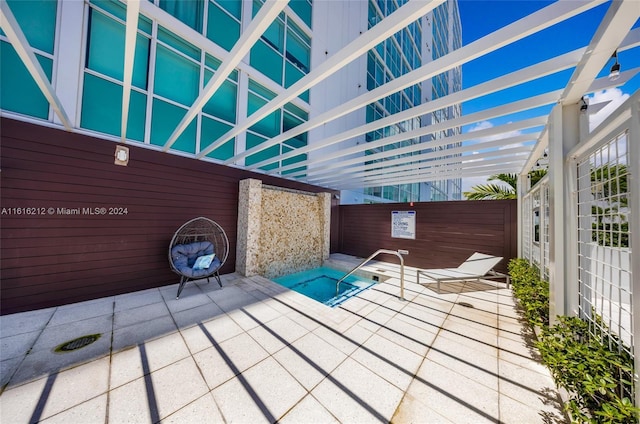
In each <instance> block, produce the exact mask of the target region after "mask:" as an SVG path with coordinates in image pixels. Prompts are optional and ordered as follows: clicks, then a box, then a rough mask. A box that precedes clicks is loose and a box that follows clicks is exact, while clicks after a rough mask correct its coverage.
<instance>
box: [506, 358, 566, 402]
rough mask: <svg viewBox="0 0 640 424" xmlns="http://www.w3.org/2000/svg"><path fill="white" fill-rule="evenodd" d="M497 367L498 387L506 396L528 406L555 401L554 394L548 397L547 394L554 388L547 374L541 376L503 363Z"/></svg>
mask: <svg viewBox="0 0 640 424" xmlns="http://www.w3.org/2000/svg"><path fill="white" fill-rule="evenodd" d="M499 367H500V368H499V369H500V387H501V389H502V392H503V393H505V394H506V395H507V396H509V397H511V398H513V399H518V400H520V401H523V403H526V404H528V405H534V404H537V403H539V402H540V401H544V402H548V401H554V400H555V399H556V396H555V394H554V395H552V396H549V393H552V392H553V390H554V388H555V383H554V381H553V378H552V377H551V375H550V374H549V373H546V374H541V373H538V372H535V371H531V370H530V369H527V368H523V367H519V366H517V365H514V364H511V363H508V362H504V361H501V362H500V364H499ZM525 399H527V400H525Z"/></svg>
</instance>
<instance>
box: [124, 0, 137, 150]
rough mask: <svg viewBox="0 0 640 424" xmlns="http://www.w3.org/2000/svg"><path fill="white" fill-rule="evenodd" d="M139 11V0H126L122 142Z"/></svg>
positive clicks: (126, 120) (127, 112)
mask: <svg viewBox="0 0 640 424" xmlns="http://www.w3.org/2000/svg"><path fill="white" fill-rule="evenodd" d="M139 12H140V0H127V17H126V19H127V21H126V25H125V38H124V77H123V80H122V119H121V121H120V122H121V126H120V141H121V142H123V143H126V142H127V123H128V120H129V101H130V100H131V81H132V80H133V61H134V59H135V55H136V39H137V36H138V15H139Z"/></svg>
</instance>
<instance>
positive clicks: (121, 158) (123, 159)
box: [113, 145, 129, 166]
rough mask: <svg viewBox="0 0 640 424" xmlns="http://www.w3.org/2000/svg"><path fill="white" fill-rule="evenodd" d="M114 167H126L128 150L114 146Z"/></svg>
mask: <svg viewBox="0 0 640 424" xmlns="http://www.w3.org/2000/svg"><path fill="white" fill-rule="evenodd" d="M113 163H115V164H116V165H120V166H127V164H128V163H129V148H128V147H125V146H120V145H117V146H116V153H115V161H114V162H113Z"/></svg>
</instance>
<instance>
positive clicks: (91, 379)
mask: <svg viewBox="0 0 640 424" xmlns="http://www.w3.org/2000/svg"><path fill="white" fill-rule="evenodd" d="M108 389H109V358H107V357H105V358H102V359H99V360H96V361H93V362H89V363H87V364H85V365H81V366H78V367H75V368H71V369H68V370H66V371H63V372H61V373H59V374H58V375H57V376H56V378H55V381H54V383H53V387H51V391H50V392H49V393H48V394H45V393H43V394H44V395H46V396H47V402H46V404H45V406H44V410H43V411H42V418H46V417H50V416H52V415H55V414H58V413H60V412H62V411H65V410H67V409H70V408H73V407H74V406H76V405H80V404H82V403H84V402H86V401H88V400H90V399H93V398H95V397H97V396H100V395H102V394H105V393H106V392H107V390H108Z"/></svg>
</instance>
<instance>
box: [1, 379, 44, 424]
mask: <svg viewBox="0 0 640 424" xmlns="http://www.w3.org/2000/svg"><path fill="white" fill-rule="evenodd" d="M52 378H55V377H52ZM47 381H48V379H47V377H45V378H41V379H39V380H35V381H32V382H31V383H27V384H23V385H22V386H18V387H13V388H9V389H7V390H5V391H4V392H3V393H2V396H0V422H3V423H26V422H30V421H29V420H30V418H31V417H32V416H33V415H34V412H35V411H36V408H37V406H38V401H39V400H40V398H41V396H42V395H43V393H44V392H45V388H46V387H47Z"/></svg>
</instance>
